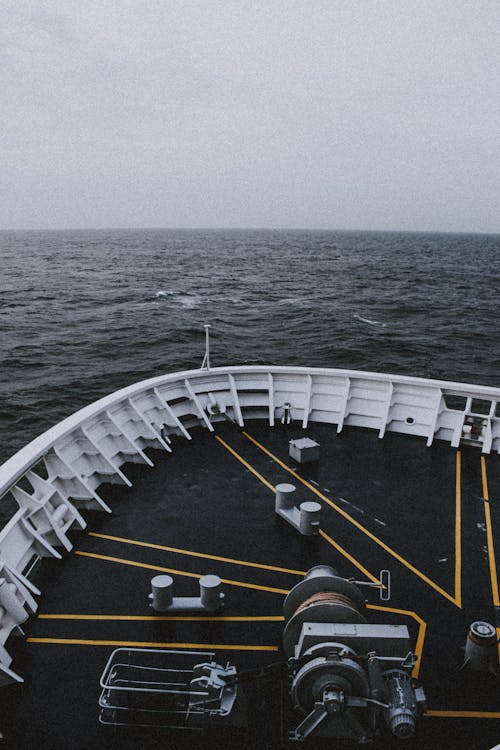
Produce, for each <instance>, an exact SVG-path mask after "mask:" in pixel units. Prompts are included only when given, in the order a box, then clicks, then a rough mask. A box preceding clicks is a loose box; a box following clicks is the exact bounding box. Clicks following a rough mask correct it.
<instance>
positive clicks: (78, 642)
mask: <svg viewBox="0 0 500 750" xmlns="http://www.w3.org/2000/svg"><path fill="white" fill-rule="evenodd" d="M27 641H28V643H53V644H56V645H64V644H67V645H70V646H116V647H119V646H124V647H127V648H187V649H192V648H193V649H198V648H199V649H202V650H204V651H205V650H206V649H214V650H216V649H218V650H220V651H278V646H249V645H248V644H236V643H163V642H158V643H157V642H155V641H101V640H84V639H83V638H28V639H27Z"/></svg>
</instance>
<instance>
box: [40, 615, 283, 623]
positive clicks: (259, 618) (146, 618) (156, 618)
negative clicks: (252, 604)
mask: <svg viewBox="0 0 500 750" xmlns="http://www.w3.org/2000/svg"><path fill="white" fill-rule="evenodd" d="M37 619H38V620H117V621H119V620H126V621H127V622H130V621H133V622H136V621H138V622H200V621H201V622H283V620H284V619H285V618H284V617H283V616H282V615H256V616H255V617H240V616H239V615H238V616H237V615H234V616H227V617H223V616H221V617H207V616H205V615H202V616H194V615H193V616H189V615H187V616H185V617H182V616H180V615H69V614H66V615H59V614H57V615H52V614H44V615H38V618H37Z"/></svg>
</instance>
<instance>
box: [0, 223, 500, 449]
mask: <svg viewBox="0 0 500 750" xmlns="http://www.w3.org/2000/svg"><path fill="white" fill-rule="evenodd" d="M0 256H1V270H0V278H1V284H0V286H1V293H0V330H1V349H0V356H1V359H2V367H1V370H0V379H1V387H0V431H1V446H0V461H4V460H5V459H7V458H8V457H9V456H11V455H12V454H13V453H15V452H16V451H17V450H19V449H20V448H21V447H22V446H23V445H24V444H25V443H27V442H28V441H30V440H31V439H33V438H34V437H36V436H37V435H39V434H40V433H42V432H43V431H44V430H46V429H48V428H49V427H51V426H52V425H54V424H55V423H56V422H58V421H59V420H61V419H63V418H64V417H66V416H68V415H69V414H71V413H72V412H74V411H76V410H77V409H79V408H80V407H82V406H85V405H86V404H88V403H90V402H92V401H94V400H96V399H98V398H100V397H101V396H104V395H106V394H107V393H110V392H112V391H114V390H117V389H118V388H121V387H123V386H126V385H128V384H131V383H133V382H136V381H138V380H142V379H144V378H147V377H151V376H155V375H160V374H162V373H166V372H172V371H175V370H178V369H186V368H193V367H199V366H200V365H201V362H202V359H203V354H204V331H203V324H204V323H210V324H211V325H212V329H211V336H212V354H211V363H212V365H213V366H216V365H230V364H244V363H248V364H265V363H271V364H281V365H286V364H292V365H323V366H329V367H348V368H355V369H362V370H378V371H385V372H392V373H401V374H408V375H416V376H422V377H434V378H443V379H446V380H448V379H449V380H457V381H465V382H474V383H482V384H489V385H494V386H500V326H499V324H498V323H499V292H500V235H495V236H493V235H463V234H462V235H452V234H415V233H381V232H377V233H373V232H333V231H328V232H326V231H316V232H311V231H267V230H262V231H250V230H248V231H233V230H231V231H230V230H227V231H222V230H220V231H201V230H200V231H188V230H136V231H130V230H106V231H104V230H103V231H59V232H48V231H46V232H34V231H30V232H0Z"/></svg>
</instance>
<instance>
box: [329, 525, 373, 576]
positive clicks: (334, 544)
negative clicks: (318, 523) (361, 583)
mask: <svg viewBox="0 0 500 750" xmlns="http://www.w3.org/2000/svg"><path fill="white" fill-rule="evenodd" d="M319 533H320V534H321V536H322V537H323V539H326V541H327V542H328V544H331V545H332V547H334V548H335V549H336V550H337V551H338V552H340V554H341V555H344V557H346V558H347V559H348V560H350V561H351V562H352V564H353V565H355V566H356V568H358V570H360V571H361V572H362V573H363V575H365V576H366V577H367V578H369V579H370V581H373V583H379V579H378V578H377V576H374V575H373V573H370V571H369V570H367V569H366V568H364V567H363V565H361V563H360V562H358V561H357V560H356V558H355V557H353V556H352V555H350V554H349V552H347V550H345V549H344V548H343V547H341V546H340V544H338V542H336V541H335V540H334V539H332V538H331V537H329V536H328V534H326V533H325V532H324V531H323V529H320V530H319Z"/></svg>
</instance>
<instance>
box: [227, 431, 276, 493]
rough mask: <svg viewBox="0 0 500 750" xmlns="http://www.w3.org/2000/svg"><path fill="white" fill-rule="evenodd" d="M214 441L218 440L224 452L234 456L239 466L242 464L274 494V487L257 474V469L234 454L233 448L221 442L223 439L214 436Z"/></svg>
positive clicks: (237, 454)
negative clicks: (226, 451)
mask: <svg viewBox="0 0 500 750" xmlns="http://www.w3.org/2000/svg"><path fill="white" fill-rule="evenodd" d="M243 434H245V433H243ZM215 439H216V440H218V441H219V443H220V444H221V445H223V446H224V448H225V449H226V450H228V451H229V453H231V454H232V455H233V456H234V457H235V458H236V459H237V460H238V461H239V462H240V463H241V464H243V466H244V467H245V468H247V469H248V471H251V472H252V474H255V476H256V477H257V478H258V479H260V481H261V482H262V483H263V484H265V485H266V487H268V488H269V489H270V490H271V492H274V491H275V488H274V486H273V485H272V484H271V482H268V481H267V479H264V477H263V476H262V474H259V472H258V471H257V469H254V468H253V466H250V464H249V463H248V462H247V461H245V459H244V458H242V457H241V456H240V455H239V453H236V451H235V450H233V448H231V446H230V445H228V444H227V443H226V442H225V441H224V440H223V439H222V438H221V437H219V436H218V435H216V436H215Z"/></svg>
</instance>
